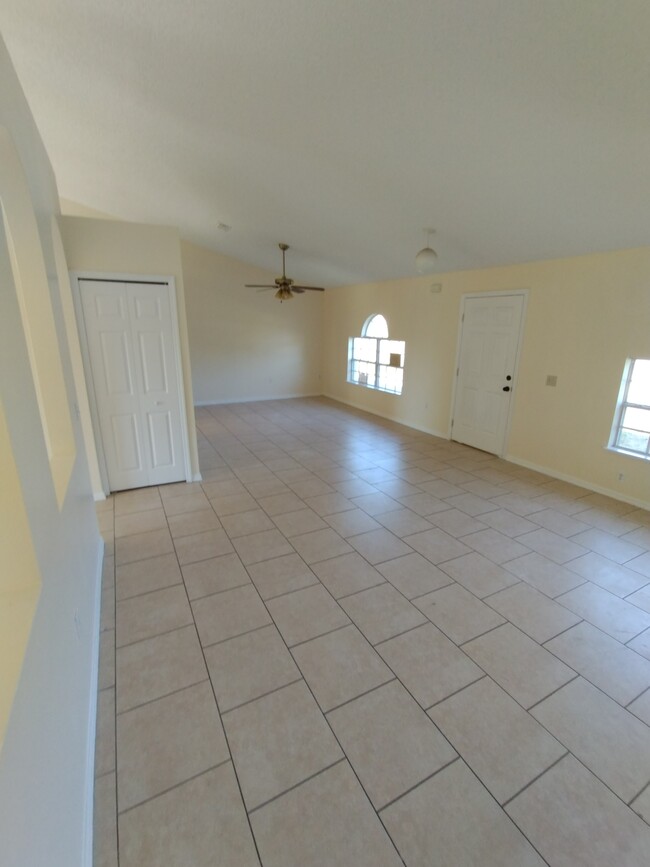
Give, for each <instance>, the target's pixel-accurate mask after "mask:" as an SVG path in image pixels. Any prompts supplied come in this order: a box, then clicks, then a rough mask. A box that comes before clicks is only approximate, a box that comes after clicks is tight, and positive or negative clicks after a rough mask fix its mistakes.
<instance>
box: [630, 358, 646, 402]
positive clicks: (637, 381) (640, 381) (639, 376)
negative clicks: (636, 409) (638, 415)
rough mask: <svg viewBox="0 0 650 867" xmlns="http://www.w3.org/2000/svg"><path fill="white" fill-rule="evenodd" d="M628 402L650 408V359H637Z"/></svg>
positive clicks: (633, 369)
mask: <svg viewBox="0 0 650 867" xmlns="http://www.w3.org/2000/svg"><path fill="white" fill-rule="evenodd" d="M627 402H628V403H642V404H645V405H646V406H650V359H647V358H637V359H636V360H635V362H634V367H633V368H632V377H631V379H630V387H629V389H628V392H627Z"/></svg>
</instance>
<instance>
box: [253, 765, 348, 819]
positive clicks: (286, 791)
mask: <svg viewBox="0 0 650 867" xmlns="http://www.w3.org/2000/svg"><path fill="white" fill-rule="evenodd" d="M347 761H348V758H347V756H346V755H345V753H343V755H342V756H341V758H340V759H337V760H336V761H335V762H332V764H331V765H327V767H325V768H321V769H320V770H319V771H316V773H314V774H310V775H309V776H308V777H305V779H304V780H300V782H299V783H295V784H294V785H293V786H289V788H288V789H285V790H284V791H283V792H279V793H278V794H277V795H273V797H272V798H269V799H268V800H267V801H263V802H262V803H261V804H257V805H256V806H255V807H251V808H250V810H248V809H247V812H248V815H249V816H250V815H252V814H253V813H256V812H257V811H258V810H261V809H262V808H263V807H266V806H268V805H269V804H272V803H273V801H277V800H278V799H279V798H282V797H283V796H284V795H287V794H289V792H293V791H294V789H299V788H300V786H302V785H303V784H304V783H308V782H309V781H310V780H313V779H314V778H315V777H319V776H320V775H321V774H324V773H325V771H329V770H331V769H332V768H335V767H336V766H337V765H340V764H341V762H347Z"/></svg>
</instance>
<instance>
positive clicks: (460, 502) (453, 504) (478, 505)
mask: <svg viewBox="0 0 650 867" xmlns="http://www.w3.org/2000/svg"><path fill="white" fill-rule="evenodd" d="M445 504H446V506H447V508H452V509H458V510H460V511H461V512H465V514H466V515H470V516H471V517H473V518H478V519H479V520H480V521H482V520H483V515H485V514H486V513H487V512H494V511H496V510H497V509H498V508H499V506H497V505H495V504H494V503H493V502H492V501H491V500H485V499H483V497H477V496H476V495H475V494H469V493H465V494H459V495H458V496H456V497H449V498H448V499H447V500H445Z"/></svg>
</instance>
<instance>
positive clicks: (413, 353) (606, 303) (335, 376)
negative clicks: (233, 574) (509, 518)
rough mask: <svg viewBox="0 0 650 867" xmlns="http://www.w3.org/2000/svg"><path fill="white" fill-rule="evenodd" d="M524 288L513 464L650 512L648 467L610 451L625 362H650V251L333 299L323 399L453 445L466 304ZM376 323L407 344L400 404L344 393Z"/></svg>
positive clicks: (350, 388) (327, 318)
mask: <svg viewBox="0 0 650 867" xmlns="http://www.w3.org/2000/svg"><path fill="white" fill-rule="evenodd" d="M434 282H435V283H442V287H443V288H442V292H441V293H440V294H434V293H432V292H431V290H430V286H431V284H432V283H434ZM524 288H525V289H528V290H529V296H528V310H527V315H526V322H525V326H524V336H523V348H522V355H521V362H520V368H519V381H518V383H517V388H516V391H515V394H514V408H513V418H512V427H511V433H510V438H509V442H508V446H507V457H508V458H509V459H511V460H514V461H519V462H522V463H525V464H528V465H531V466H534V467H537V468H540V469H542V470H545V471H547V472H549V473H551V474H553V475H557V476H558V477H561V478H569V479H575V480H579V481H582V482H583V483H584V484H586V485H588V486H590V487H592V488H594V489H597V490H603V491H607V492H611V493H612V495H614V496H617V497H620V498H622V499H627V500H630V501H632V502H637V503H644V504H647V505H650V463H649V462H647V461H643V460H640V459H638V458H633V457H628V456H624V455H620V454H615V453H612V452H610V451H607V450H606V449H605V448H604V447H605V446H606V445H607V442H608V438H609V434H610V429H611V424H612V417H613V413H614V408H615V404H616V398H617V395H618V389H619V385H620V380H621V375H622V373H623V366H624V363H625V360H626V358H628V357H630V356H631V357H634V356H640V357H645V358H649V357H650V248H641V249H637V250H628V251H621V252H615V253H605V254H597V255H590V256H580V257H576V258H572V259H561V260H556V261H549V262H534V263H529V264H525V265H514V266H509V267H503V268H491V269H486V270H480V271H465V272H456V273H451V274H437V275H435V276H434V277H428V278H424V277H418V278H412V279H404V280H399V281H390V282H385V283H378V284H369V285H363V286H348V287H343V288H340V289H334V290H329V291H328V292H327V293H326V295H325V299H324V337H323V341H324V343H323V359H324V361H323V392H324V393H325V394H327V395H329V396H331V397H334V398H336V399H338V400H342V401H345V402H347V403H351V404H353V405H355V406H359V407H361V408H363V409H366V410H369V411H371V412H375V413H378V414H380V415H383V416H386V417H388V418H392V419H396V420H398V421H400V422H403V423H404V424H407V425H412V426H414V427H417V428H421V429H423V430H427V431H430V432H432V433H436V434H439V435H441V436H447V434H448V430H449V422H450V417H451V403H452V384H453V376H454V365H455V361H456V346H457V339H458V319H459V309H460V302H461V297H462V295H463V293H469V292H488V291H500V290H504V289H524ZM372 313H383V314H384V315H385V316H386V318H387V320H388V325H389V329H390V336H391V337H394V338H396V339H403V340H405V341H406V360H405V376H404V392H403V394H402V396H401V397H396V396H394V395H388V394H382V393H381V392H375V391H370V390H368V389H365V388H361V387H359V386H354V385H349V384H348V383H346V360H347V343H348V337H349V336H351V335H357V334H359V333H360V329H361V326H362V324H363V322H364V321H365V319H366V318H367V317H368V316H369V315H370V314H372ZM547 374H553V375H556V376H557V377H558V383H557V387H556V388H550V387H548V386H546V385H545V381H546V375H547ZM619 474H623V476H624V478H623V479H622V480H619V478H618V476H619Z"/></svg>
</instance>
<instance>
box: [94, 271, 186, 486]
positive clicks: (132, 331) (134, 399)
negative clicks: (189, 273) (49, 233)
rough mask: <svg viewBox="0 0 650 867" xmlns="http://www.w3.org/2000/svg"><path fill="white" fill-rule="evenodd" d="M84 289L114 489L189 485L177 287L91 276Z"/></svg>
mask: <svg viewBox="0 0 650 867" xmlns="http://www.w3.org/2000/svg"><path fill="white" fill-rule="evenodd" d="M79 286H80V292H81V302H82V309H83V315H84V323H85V330H86V338H87V344H88V355H89V358H90V366H91V370H92V380H93V387H94V393H95V403H96V409H97V418H98V420H99V427H100V434H101V440H102V445H103V451H104V456H105V460H106V470H107V474H108V482H109V488H110V490H111V491H122V490H125V489H127V488H139V487H143V486H145V485H160V484H165V483H167V482H178V481H181V480H184V479H185V476H186V472H185V466H184V448H183V422H182V418H183V416H182V409H181V407H182V404H181V395H180V382H179V375H178V365H177V356H176V353H177V348H176V347H177V343H176V341H175V340H174V331H173V329H174V328H175V327H176V323H175V320H174V319H173V317H172V307H171V300H170V292H171V291H173V290H172V287H170V286H169V285H168V284H166V283H136V282H133V283H131V282H118V281H108V280H90V279H85V278H83V279H80V281H79Z"/></svg>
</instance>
